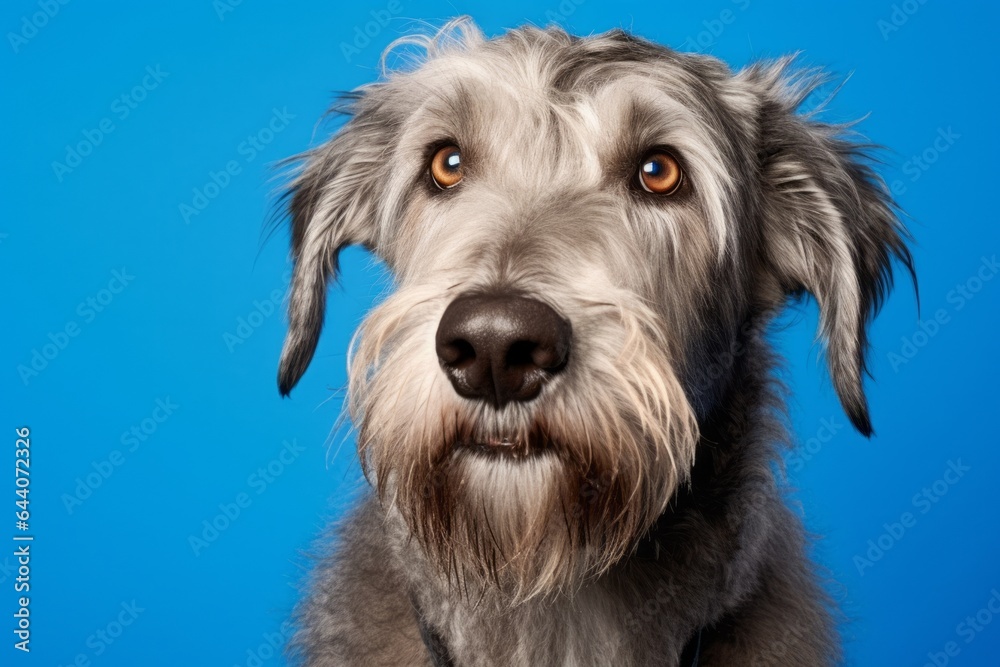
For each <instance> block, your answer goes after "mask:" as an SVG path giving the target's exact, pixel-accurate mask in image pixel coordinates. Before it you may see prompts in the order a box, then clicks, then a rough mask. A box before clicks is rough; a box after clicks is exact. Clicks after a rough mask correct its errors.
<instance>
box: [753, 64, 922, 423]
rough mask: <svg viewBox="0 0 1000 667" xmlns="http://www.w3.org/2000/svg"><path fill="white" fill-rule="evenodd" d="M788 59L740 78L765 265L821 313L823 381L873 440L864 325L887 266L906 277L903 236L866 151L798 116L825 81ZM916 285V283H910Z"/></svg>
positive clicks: (840, 132) (837, 131) (888, 279)
mask: <svg viewBox="0 0 1000 667" xmlns="http://www.w3.org/2000/svg"><path fill="white" fill-rule="evenodd" d="M789 64H790V61H784V62H781V63H778V64H776V65H772V66H757V67H752V68H750V69H749V70H745V71H744V72H743V73H741V76H742V77H745V78H746V80H747V81H749V82H750V83H751V84H752V85H753V86H754V87H755V88H756V92H757V94H758V96H759V98H760V101H761V106H760V113H759V115H758V119H759V137H760V138H759V141H760V145H759V157H760V169H761V176H762V182H763V189H764V192H763V197H762V206H763V226H764V231H763V236H764V247H765V254H766V261H767V262H768V264H769V266H770V269H771V271H772V272H773V273H774V276H775V277H776V278H777V280H778V282H779V284H780V285H781V287H782V288H783V289H784V291H785V292H786V293H788V294H797V293H801V292H802V291H803V290H804V291H806V292H809V293H810V294H812V295H813V297H814V298H815V299H816V301H817V302H818V303H819V307H820V334H821V337H822V339H823V341H824V342H825V344H826V353H827V359H828V362H829V366H830V376H831V379H832V380H833V384H834V387H835V388H836V391H837V395H838V396H839V397H840V402H841V404H842V405H843V407H844V410H845V411H846V412H847V415H848V416H849V417H850V420H851V422H852V423H853V424H854V426H855V427H856V428H857V429H858V431H860V432H861V433H862V434H863V435H865V436H870V435H871V434H872V426H871V419H870V417H869V414H868V402H867V399H866V398H865V394H864V388H863V386H862V380H863V375H864V374H865V373H866V372H867V367H866V355H867V351H868V335H867V329H868V325H869V323H870V322H871V320H872V318H873V317H874V316H875V314H876V313H877V312H878V310H879V308H880V306H881V304H882V301H883V299H884V298H885V296H886V294H887V292H888V291H889V289H890V288H891V287H892V277H893V276H892V260H893V258H895V259H898V260H899V261H901V262H902V264H903V265H904V266H905V267H906V268H907V269H908V271H909V272H910V275H911V276H913V275H914V274H913V266H912V259H911V257H910V253H909V251H908V250H907V248H906V245H905V244H906V242H907V241H908V240H909V235H908V234H907V232H906V230H905V229H904V228H903V226H902V224H901V223H900V221H899V218H898V216H897V209H896V208H895V204H894V202H893V201H892V197H891V195H890V194H889V192H888V190H887V189H886V187H885V185H884V183H883V182H882V181H881V179H880V178H879V177H878V176H877V175H876V174H875V173H874V171H873V170H872V168H871V167H870V166H869V164H870V159H869V156H868V154H867V151H868V150H869V149H870V148H871V147H870V146H869V145H865V144H859V143H855V142H853V141H850V140H849V139H848V138H845V137H844V130H845V128H844V127H842V126H833V125H827V124H823V123H819V122H816V121H814V120H812V119H810V118H809V117H807V116H801V115H797V114H796V109H797V108H798V107H799V105H800V104H801V103H802V101H803V100H804V99H805V98H806V97H807V96H808V95H809V94H810V93H811V92H813V91H814V90H815V88H816V87H817V85H818V84H820V83H822V80H821V79H819V78H817V77H816V76H815V75H809V74H807V75H805V76H804V77H799V78H795V77H794V76H789V75H788V73H787V72H788V66H789ZM914 286H916V282H915V278H914Z"/></svg>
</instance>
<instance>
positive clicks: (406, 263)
mask: <svg viewBox="0 0 1000 667" xmlns="http://www.w3.org/2000/svg"><path fill="white" fill-rule="evenodd" d="M404 41H406V42H407V43H408V44H410V45H411V46H412V45H413V44H418V45H419V46H421V47H422V48H424V49H426V57H425V58H422V59H421V60H420V61H419V62H418V63H416V64H415V65H414V66H412V67H409V68H406V69H404V70H401V71H393V72H388V73H386V74H385V76H384V77H383V78H382V79H381V80H380V81H378V82H377V83H373V84H371V85H368V86H365V87H363V88H362V89H360V90H358V91H356V92H355V93H352V94H350V95H349V97H348V102H349V110H348V111H349V113H350V117H349V119H348V121H347V122H346V124H345V125H344V126H343V128H342V129H341V130H340V131H339V132H337V133H336V135H335V136H334V137H333V138H332V139H331V140H330V141H329V142H328V143H326V144H325V145H323V146H321V147H319V148H317V149H315V150H313V151H311V152H309V153H307V154H305V155H303V156H300V159H301V169H300V171H298V173H297V175H296V177H295V179H294V182H293V183H292V185H291V187H290V190H289V192H288V202H289V208H290V215H291V226H292V254H293V257H294V262H295V270H294V277H293V281H292V287H291V295H290V306H289V308H290V309H289V316H290V329H289V334H288V338H287V340H286V343H285V347H284V351H283V353H282V358H281V364H280V373H279V383H280V389H281V392H282V394H285V395H287V394H288V393H289V392H290V391H291V389H292V387H293V386H294V385H295V384H296V382H297V381H298V380H299V378H300V377H301V376H302V374H303V373H304V372H305V370H306V367H307V365H308V364H309V362H310V360H311V358H312V356H313V353H314V350H315V348H316V343H317V339H318V337H319V335H320V329H321V328H322V324H323V319H324V310H325V301H326V288H327V284H328V282H329V281H330V280H331V279H332V278H334V277H335V274H336V271H337V255H338V253H339V251H340V250H341V249H342V248H344V247H345V246H348V245H351V244H360V245H362V246H364V247H366V248H368V249H370V250H372V251H373V252H374V253H375V254H376V255H377V256H378V257H380V258H381V259H382V260H384V262H385V263H386V265H387V266H388V268H389V270H390V271H391V273H392V276H393V278H394V280H395V290H394V291H393V293H392V294H391V295H390V296H388V297H387V298H386V300H385V301H384V302H383V303H381V304H380V305H379V306H378V307H376V308H374V309H373V311H372V312H371V313H370V314H369V315H368V316H367V317H366V319H365V320H364V322H363V324H362V325H361V327H360V329H359V331H358V334H357V336H356V339H355V342H354V344H353V345H352V354H351V362H350V386H349V410H350V416H351V418H352V420H353V423H354V425H355V426H356V429H357V442H358V451H359V456H360V460H361V462H362V465H363V468H364V470H365V473H366V475H367V477H368V479H369V481H370V482H371V484H372V486H373V487H374V493H373V494H371V496H370V497H369V498H368V499H366V500H365V501H364V502H363V504H362V505H361V506H360V507H359V508H358V509H357V510H356V512H355V513H354V514H353V516H352V517H351V518H350V519H349V520H348V521H347V522H346V524H345V525H343V526H342V527H341V528H340V529H339V531H338V536H339V538H338V541H337V546H336V547H335V548H334V549H332V550H331V551H332V555H330V556H328V557H325V558H324V560H323V561H322V562H321V563H320V564H319V565H318V567H317V568H316V571H315V573H314V577H313V582H312V584H311V589H310V590H311V592H310V594H309V595H308V598H307V599H306V601H305V602H303V604H302V606H301V608H300V616H299V621H300V630H299V631H298V633H297V635H296V636H295V638H294V640H293V642H292V652H293V655H295V656H296V657H297V659H298V660H300V661H301V662H302V663H304V664H306V665H309V666H312V667H328V666H333V665H455V666H463V667H464V666H471V665H505V666H506V665H531V666H536V665H616V666H619V665H627V666H639V665H671V666H674V665H684V666H685V667H686V666H687V665H691V664H699V665H702V666H715V667H730V666H733V665H829V664H833V663H835V662H837V661H838V660H839V657H840V654H839V647H838V644H839V642H838V638H837V635H836V630H835V623H834V620H833V618H834V616H833V611H832V609H831V604H830V601H829V600H828V599H827V597H826V596H825V594H824V592H823V589H822V586H821V585H820V583H819V581H818V577H817V575H816V573H815V572H814V566H813V565H812V564H810V562H809V560H808V558H807V556H806V553H805V552H806V548H807V545H806V539H805V536H804V531H803V528H802V526H801V524H800V522H799V520H798V518H797V517H796V516H795V515H794V514H793V513H792V512H791V511H790V510H789V509H788V508H787V507H786V505H785V504H784V502H783V500H782V490H781V485H780V483H779V481H780V474H779V472H778V471H779V470H780V466H779V460H780V453H781V449H782V447H784V446H785V443H786V442H787V440H788V438H787V434H786V432H785V430H784V428H783V427H782V420H781V415H782V408H781V400H780V395H781V391H780V388H779V387H777V386H776V383H775V380H774V379H773V377H772V374H773V370H774V368H775V366H776V359H775V357H774V354H773V353H772V350H771V346H770V345H769V343H768V341H767V336H766V334H767V331H768V325H769V322H770V321H771V320H772V319H773V318H774V316H775V314H776V313H778V312H779V311H780V310H781V309H782V307H783V306H784V305H785V304H786V302H787V301H788V300H789V298H790V297H795V296H798V295H801V294H803V293H808V294H810V295H812V297H814V298H815V299H816V300H817V302H818V304H819V307H820V311H821V325H820V328H821V331H820V334H821V338H822V340H823V341H824V344H825V347H826V351H827V357H828V359H829V366H830V375H831V378H832V380H833V383H834V385H835V387H836V391H837V394H838V395H839V397H840V400H841V402H842V404H843V406H844V409H845V411H846V412H847V414H848V415H849V417H850V419H851V421H852V423H853V424H854V426H855V427H856V428H857V429H858V430H859V431H860V432H861V433H863V434H864V435H866V436H867V435H870V434H871V432H872V427H871V423H870V421H869V415H868V408H867V404H866V400H865V396H864V393H863V389H862V378H863V375H864V374H865V370H866V369H865V355H866V348H867V339H866V328H867V326H868V324H869V322H870V320H871V318H872V317H873V316H874V314H875V312H876V311H877V310H878V308H879V305H880V302H881V301H882V299H883V297H884V295H885V293H886V292H887V290H888V288H889V287H890V285H891V282H892V268H891V263H892V262H893V260H894V259H898V260H900V261H901V262H902V263H903V264H904V265H905V266H906V268H908V269H909V270H910V272H911V274H912V267H911V262H910V255H909V253H908V251H907V249H906V246H905V242H906V239H907V237H906V232H905V230H904V229H903V228H902V226H901V224H900V222H899V220H898V216H897V215H896V212H895V210H894V207H893V203H892V202H891V200H890V198H889V195H888V194H887V193H886V190H885V188H884V187H883V186H882V184H881V182H880V181H879V180H878V178H877V176H876V175H875V174H874V172H873V171H872V170H871V168H870V166H868V157H867V155H866V151H867V150H868V149H867V147H866V146H864V145H860V144H858V143H856V142H854V141H853V140H850V139H849V138H845V136H844V132H843V129H844V128H842V127H837V126H831V125H827V124H823V123H821V122H818V121H817V120H816V119H815V118H811V117H808V116H803V115H799V114H798V113H797V109H798V108H799V107H800V105H801V103H802V102H803V100H804V99H805V97H806V96H807V95H808V94H810V92H811V91H813V90H814V89H815V87H816V86H817V85H818V84H819V83H820V82H821V81H822V78H821V77H820V76H819V75H817V74H816V73H814V72H805V73H803V72H799V71H796V70H795V69H793V67H792V65H791V61H790V59H786V60H781V61H778V62H774V63H765V64H757V65H752V66H750V67H747V68H746V69H743V70H741V71H738V72H735V73H734V72H732V71H731V70H730V69H728V68H727V67H726V65H725V64H723V63H722V62H720V61H719V60H717V59H715V58H712V57H708V56H703V55H694V54H683V53H678V52H675V51H672V50H670V49H668V48H665V47H662V46H658V45H655V44H652V43H650V42H647V41H643V40H641V39H638V38H636V37H634V36H631V35H629V34H627V33H625V32H622V31H613V32H610V33H607V34H604V35H599V36H595V37H588V38H575V37H571V36H570V35H568V34H566V33H565V32H563V31H562V30H559V29H556V28H549V29H545V30H542V29H537V28H521V29H517V30H512V31H510V32H508V33H506V34H504V35H503V36H501V37H498V38H496V39H486V38H485V37H484V36H483V35H482V34H481V33H480V32H479V31H478V29H476V28H475V27H474V26H473V25H472V24H471V23H470V22H469V21H467V20H459V21H456V22H453V23H451V24H449V25H448V26H446V27H445V28H444V29H442V30H441V31H440V32H439V33H438V34H437V35H435V36H433V37H422V38H408V39H406V40H404Z"/></svg>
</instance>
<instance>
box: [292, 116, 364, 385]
mask: <svg viewBox="0 0 1000 667" xmlns="http://www.w3.org/2000/svg"><path fill="white" fill-rule="evenodd" d="M373 134H375V132H374V128H373V127H372V124H371V123H369V122H367V121H366V119H365V118H363V117H355V118H353V119H352V120H350V121H349V122H348V123H347V124H346V125H345V126H344V128H343V129H342V130H341V131H340V132H339V133H338V135H337V136H336V137H334V138H333V139H332V140H331V141H329V142H328V143H326V144H325V145H323V146H321V147H320V148H318V149H316V150H313V151H310V152H308V153H305V154H303V155H301V156H299V157H298V158H296V159H298V160H301V161H302V162H304V165H303V167H302V171H301V172H300V174H299V176H298V177H297V178H296V179H295V180H294V181H293V183H292V185H291V186H290V187H289V189H288V191H287V192H286V194H285V201H288V202H289V206H288V208H289V214H290V217H291V227H292V258H293V261H294V264H295V268H294V272H293V274H292V286H291V295H290V298H289V305H288V319H289V327H288V335H287V337H286V338H285V346H284V349H283V350H282V352H281V362H280V364H279V369H278V389H279V391H280V392H281V395H282V396H287V395H288V394H289V392H291V390H292V388H293V387H294V386H295V384H296V383H297V382H298V381H299V379H300V378H301V377H302V375H303V374H304V373H305V371H306V368H307V367H308V366H309V362H310V361H311V360H312V357H313V354H314V352H315V351H316V343H317V342H318V341H319V334H320V331H321V330H322V328H323V317H324V314H325V311H326V286H327V283H328V282H329V281H331V280H333V279H336V275H337V258H338V255H339V254H340V251H341V250H342V249H343V248H345V247H347V246H349V245H353V244H361V245H365V246H367V247H372V246H374V236H375V231H374V230H375V215H376V210H375V206H376V202H377V201H378V193H377V192H376V191H375V188H376V182H377V180H378V179H375V178H373V177H372V172H373V170H374V169H376V168H377V165H378V155H379V153H380V151H381V148H382V142H381V141H379V139H382V140H384V138H383V137H378V136H372V135H373Z"/></svg>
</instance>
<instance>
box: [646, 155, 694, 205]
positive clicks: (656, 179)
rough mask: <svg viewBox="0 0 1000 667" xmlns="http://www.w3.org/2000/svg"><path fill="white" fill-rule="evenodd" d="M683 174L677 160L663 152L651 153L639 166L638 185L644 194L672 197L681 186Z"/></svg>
mask: <svg viewBox="0 0 1000 667" xmlns="http://www.w3.org/2000/svg"><path fill="white" fill-rule="evenodd" d="M682 176H683V172H682V171H681V165H680V163H678V162H677V159H676V158H675V157H674V156H673V155H671V154H670V153H667V152H665V151H653V152H651V153H649V154H648V155H646V157H645V158H643V160H642V163H641V165H640V166H639V185H641V186H642V189H643V190H645V191H646V192H651V193H653V194H656V195H672V194H673V193H675V192H677V188H679V187H680V185H681V179H682Z"/></svg>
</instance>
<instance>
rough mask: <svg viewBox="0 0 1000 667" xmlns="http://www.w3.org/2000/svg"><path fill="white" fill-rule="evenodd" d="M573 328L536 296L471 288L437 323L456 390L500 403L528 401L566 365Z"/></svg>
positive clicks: (439, 349)
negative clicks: (532, 297)
mask: <svg viewBox="0 0 1000 667" xmlns="http://www.w3.org/2000/svg"><path fill="white" fill-rule="evenodd" d="M571 337H572V329H571V327H570V324H569V322H567V321H566V320H564V319H563V318H562V317H560V316H559V314H558V313H557V312H556V311H554V310H553V309H552V308H550V307H549V306H547V305H545V304H544V303H542V302H541V301H536V300H535V299H529V298H526V297H523V296H504V295H489V294H470V295H466V296H460V297H458V298H457V299H455V300H454V301H452V302H451V304H450V305H449V306H448V308H447V309H446V310H445V311H444V315H443V316H442V317H441V323H440V324H439V325H438V330H437V337H436V344H437V355H438V359H439V360H440V361H441V367H442V368H443V369H444V372H445V373H446V374H447V375H448V378H449V379H450V380H451V384H452V386H454V387H455V391H456V392H458V394H459V395H461V396H464V397H465V398H473V399H478V400H481V401H486V402H489V403H491V404H493V405H494V406H496V407H498V408H499V407H503V406H504V405H506V404H507V403H509V402H511V401H530V400H531V399H533V398H535V397H536V396H538V393H539V392H540V391H541V390H542V385H544V384H545V383H546V382H547V381H548V380H549V379H550V378H551V377H552V376H553V375H555V374H556V373H558V372H559V371H561V370H562V369H563V368H565V366H566V360H567V359H568V357H569V348H570V339H571Z"/></svg>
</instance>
